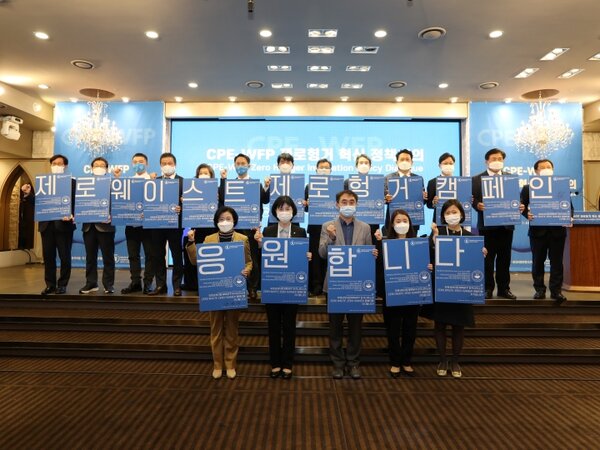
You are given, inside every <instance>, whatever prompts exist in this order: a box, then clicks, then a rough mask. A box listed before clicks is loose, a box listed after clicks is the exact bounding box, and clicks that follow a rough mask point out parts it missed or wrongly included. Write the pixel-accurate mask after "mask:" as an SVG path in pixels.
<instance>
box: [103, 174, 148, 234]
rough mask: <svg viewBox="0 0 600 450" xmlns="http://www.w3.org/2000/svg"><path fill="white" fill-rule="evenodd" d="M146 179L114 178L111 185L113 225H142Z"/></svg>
mask: <svg viewBox="0 0 600 450" xmlns="http://www.w3.org/2000/svg"><path fill="white" fill-rule="evenodd" d="M145 182H146V180H145V179H144V178H113V179H112V181H111V185H110V196H111V204H110V217H111V223H112V224H113V225H117V226H121V225H130V226H133V227H139V226H141V225H142V217H143V213H144V183H145Z"/></svg>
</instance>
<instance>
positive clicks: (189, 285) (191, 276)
mask: <svg viewBox="0 0 600 450" xmlns="http://www.w3.org/2000/svg"><path fill="white" fill-rule="evenodd" d="M194 231H195V232H196V235H195V242H196V244H203V243H204V239H206V236H208V235H209V234H213V233H216V232H217V231H218V230H217V229H216V228H194ZM188 242H189V241H188V237H187V236H184V237H183V284H184V285H185V288H186V289H187V290H190V291H197V290H198V268H197V267H196V266H195V265H194V264H192V262H191V261H190V257H189V256H188V253H187V251H185V248H186V246H187V243H188Z"/></svg>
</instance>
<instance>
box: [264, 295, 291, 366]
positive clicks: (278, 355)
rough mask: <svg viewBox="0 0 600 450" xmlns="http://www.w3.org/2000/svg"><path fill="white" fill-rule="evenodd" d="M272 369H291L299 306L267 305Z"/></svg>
mask: <svg viewBox="0 0 600 450" xmlns="http://www.w3.org/2000/svg"><path fill="white" fill-rule="evenodd" d="M265 309H266V310H267V320H268V323H269V358H270V360H271V367H273V368H275V367H281V368H283V369H291V368H292V364H293V362H294V351H295V349H296V314H297V313H298V305H275V304H266V305H265Z"/></svg>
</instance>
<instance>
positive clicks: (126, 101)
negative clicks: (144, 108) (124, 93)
mask: <svg viewBox="0 0 600 450" xmlns="http://www.w3.org/2000/svg"><path fill="white" fill-rule="evenodd" d="M121 100H123V103H129V97H121Z"/></svg>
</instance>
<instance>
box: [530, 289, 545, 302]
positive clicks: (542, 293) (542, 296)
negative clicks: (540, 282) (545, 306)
mask: <svg viewBox="0 0 600 450" xmlns="http://www.w3.org/2000/svg"><path fill="white" fill-rule="evenodd" d="M545 298H546V291H545V290H544V289H538V290H537V291H535V294H533V299H534V300H544V299H545Z"/></svg>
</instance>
